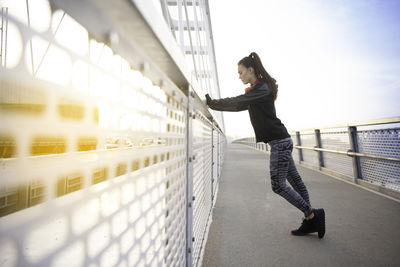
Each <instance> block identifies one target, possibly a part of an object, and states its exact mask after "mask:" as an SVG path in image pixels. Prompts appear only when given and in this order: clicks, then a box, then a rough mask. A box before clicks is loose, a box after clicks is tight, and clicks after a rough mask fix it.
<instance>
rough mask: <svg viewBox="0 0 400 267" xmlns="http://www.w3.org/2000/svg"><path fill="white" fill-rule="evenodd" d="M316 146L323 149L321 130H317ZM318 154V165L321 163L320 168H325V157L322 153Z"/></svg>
mask: <svg viewBox="0 0 400 267" xmlns="http://www.w3.org/2000/svg"><path fill="white" fill-rule="evenodd" d="M314 132H315V144H316V146H315V147H316V148H322V140H321V131H320V130H319V129H315V130H314ZM317 152H318V163H319V168H321V167H325V164H324V156H323V152H322V151H317Z"/></svg>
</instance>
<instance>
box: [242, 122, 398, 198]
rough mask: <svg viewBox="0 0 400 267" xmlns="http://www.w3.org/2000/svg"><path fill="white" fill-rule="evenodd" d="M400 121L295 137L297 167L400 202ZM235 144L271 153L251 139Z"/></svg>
mask: <svg viewBox="0 0 400 267" xmlns="http://www.w3.org/2000/svg"><path fill="white" fill-rule="evenodd" d="M399 125H400V119H399V118H389V119H383V120H377V121H368V122H364V123H356V124H349V125H339V126H333V127H327V128H321V129H306V130H301V131H296V132H293V133H292V139H293V142H294V143H295V144H296V145H295V148H296V149H295V150H294V151H293V158H294V159H295V161H297V162H298V163H301V164H303V165H306V166H307V167H311V168H314V169H318V170H321V171H324V172H327V173H329V174H332V175H335V176H338V177H341V178H344V179H346V180H349V181H352V182H355V183H358V184H361V185H363V186H366V187H368V188H371V189H374V190H377V191H380V192H382V193H384V194H387V195H389V196H393V197H396V198H400V134H399V133H400V127H399ZM235 142H237V143H241V144H244V145H248V146H252V147H254V148H256V149H259V150H263V151H268V146H267V145H266V144H261V143H258V144H256V143H255V139H254V138H252V137H249V138H242V139H239V140H236V141H235Z"/></svg>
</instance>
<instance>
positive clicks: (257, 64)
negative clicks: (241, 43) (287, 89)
mask: <svg viewBox="0 0 400 267" xmlns="http://www.w3.org/2000/svg"><path fill="white" fill-rule="evenodd" d="M238 65H243V66H245V67H246V68H250V67H252V68H253V69H254V72H255V75H256V77H257V79H258V80H259V81H260V82H265V83H267V84H268V87H269V89H270V90H271V94H272V97H273V99H274V100H275V99H276V97H277V96H278V84H276V80H275V79H274V78H272V77H271V75H269V74H268V72H267V71H266V70H265V69H264V67H263V65H262V63H261V59H260V57H259V56H258V55H257V53H255V52H252V53H250V55H249V56H248V57H244V58H242V59H241V60H240V61H239V62H238Z"/></svg>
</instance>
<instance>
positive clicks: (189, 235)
mask: <svg viewBox="0 0 400 267" xmlns="http://www.w3.org/2000/svg"><path fill="white" fill-rule="evenodd" d="M188 91H189V94H188V107H187V114H186V120H187V125H186V129H187V132H186V141H187V154H186V156H187V173H186V266H187V267H191V266H193V241H192V240H193V158H194V157H193V125H192V124H193V116H192V115H193V112H194V108H193V107H194V103H193V102H194V91H193V89H192V88H191V87H189V90H188Z"/></svg>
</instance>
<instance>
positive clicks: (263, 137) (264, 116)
mask: <svg viewBox="0 0 400 267" xmlns="http://www.w3.org/2000/svg"><path fill="white" fill-rule="evenodd" d="M207 104H208V106H209V107H210V108H211V109H214V110H220V111H242V110H246V109H247V110H249V115H250V120H251V124H252V125H253V128H254V132H255V135H256V140H257V142H265V143H268V142H269V141H272V140H277V139H284V138H287V137H290V135H289V133H288V132H287V130H286V127H285V126H284V125H283V124H282V122H281V121H280V120H279V119H278V118H277V117H276V111H275V104H274V99H273V97H272V95H271V92H270V90H269V87H268V84H266V83H263V82H260V83H257V84H256V85H254V87H253V89H251V90H250V91H248V92H247V93H245V94H243V95H239V96H236V97H227V98H221V99H214V100H208V101H207Z"/></svg>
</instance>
